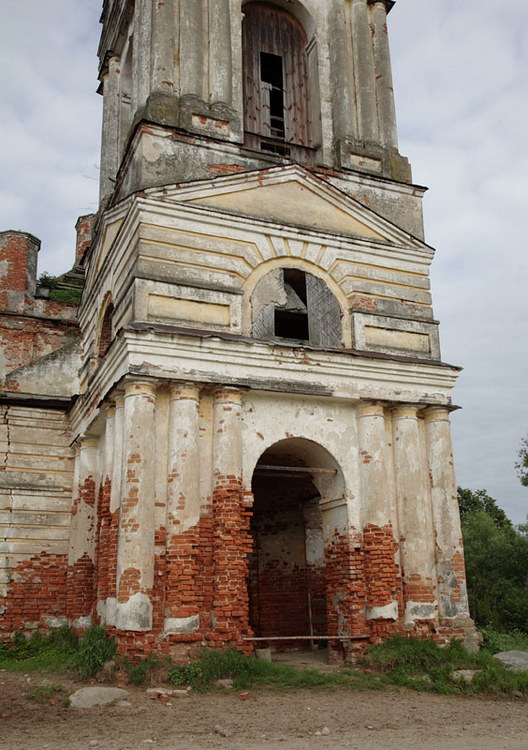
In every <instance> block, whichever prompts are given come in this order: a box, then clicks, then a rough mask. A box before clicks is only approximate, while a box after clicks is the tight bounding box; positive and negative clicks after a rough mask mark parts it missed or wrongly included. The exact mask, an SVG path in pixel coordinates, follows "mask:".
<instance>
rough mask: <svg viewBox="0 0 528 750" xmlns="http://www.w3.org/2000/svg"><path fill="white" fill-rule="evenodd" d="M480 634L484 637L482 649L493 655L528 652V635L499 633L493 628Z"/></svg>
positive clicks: (486, 629)
mask: <svg viewBox="0 0 528 750" xmlns="http://www.w3.org/2000/svg"><path fill="white" fill-rule="evenodd" d="M480 632H481V633H482V637H483V642H482V648H483V649H484V650H485V651H488V652H489V653H491V654H496V653H498V652H499V651H528V634H527V633H519V632H513V633H497V631H496V630H492V629H491V628H483V629H482V630H481V631H480Z"/></svg>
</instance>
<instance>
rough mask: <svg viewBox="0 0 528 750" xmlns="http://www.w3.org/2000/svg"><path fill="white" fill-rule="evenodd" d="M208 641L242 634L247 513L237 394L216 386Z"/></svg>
mask: <svg viewBox="0 0 528 750" xmlns="http://www.w3.org/2000/svg"><path fill="white" fill-rule="evenodd" d="M213 482H214V489H213V519H214V520H213V523H214V545H213V548H214V599H213V615H214V626H215V632H214V634H213V638H214V639H215V640H217V641H219V642H222V643H238V644H239V645H240V646H242V645H243V643H242V641H241V638H242V637H243V636H244V635H245V634H247V632H248V629H249V626H248V593H247V583H246V580H247V565H248V563H247V557H248V554H249V552H250V551H251V549H252V539H251V536H250V534H249V518H250V515H251V512H250V511H249V510H248V508H247V507H246V506H245V504H244V495H243V490H242V393H241V392H240V391H239V390H237V389H234V388H229V387H220V388H217V389H216V390H215V392H214V405H213Z"/></svg>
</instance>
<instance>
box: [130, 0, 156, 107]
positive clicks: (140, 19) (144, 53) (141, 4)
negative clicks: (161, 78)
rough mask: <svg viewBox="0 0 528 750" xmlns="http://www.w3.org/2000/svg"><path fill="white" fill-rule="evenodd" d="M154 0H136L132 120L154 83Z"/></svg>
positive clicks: (145, 100) (143, 103)
mask: <svg viewBox="0 0 528 750" xmlns="http://www.w3.org/2000/svg"><path fill="white" fill-rule="evenodd" d="M152 6H153V2H152V0H135V10H134V59H133V61H132V65H133V74H132V82H133V93H132V113H131V114H132V120H133V119H134V117H135V116H136V114H137V113H138V111H139V110H140V109H142V108H143V107H144V106H145V104H146V103H147V99H148V97H149V94H150V91H151V85H152Z"/></svg>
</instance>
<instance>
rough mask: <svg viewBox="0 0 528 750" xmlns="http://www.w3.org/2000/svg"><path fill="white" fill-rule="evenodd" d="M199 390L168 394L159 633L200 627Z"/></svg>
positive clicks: (181, 387) (190, 387)
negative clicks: (164, 560) (162, 600)
mask: <svg viewBox="0 0 528 750" xmlns="http://www.w3.org/2000/svg"><path fill="white" fill-rule="evenodd" d="M199 399H200V389H199V387H198V386H196V385H194V384H177V385H173V386H172V387H171V390H170V411H169V454H168V505H167V588H166V602H165V633H167V634H169V635H170V634H174V635H179V634H188V633H192V632H194V631H195V630H197V629H198V627H199V626H200V615H199V602H200V595H201V592H200V591H199V586H198V581H197V578H198V576H199V573H200V570H199V560H198V554H199V544H200V527H199V523H200V505H201V503H200V452H199V451H200V446H199V443H200V421H199V411H198V407H199Z"/></svg>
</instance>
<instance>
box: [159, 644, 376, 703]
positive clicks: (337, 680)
mask: <svg viewBox="0 0 528 750" xmlns="http://www.w3.org/2000/svg"><path fill="white" fill-rule="evenodd" d="M226 678H229V679H232V680H233V686H234V687H235V688H236V689H239V690H247V689H249V688H252V687H256V686H261V687H268V688H275V689H286V688H289V689H301V688H333V687H351V688H352V687H353V688H354V689H356V690H367V689H380V688H381V687H382V682H381V681H380V680H379V678H377V677H376V676H370V675H365V674H363V673H362V672H356V671H355V670H343V671H342V672H319V671H317V670H313V669H294V668H293V667H287V666H284V665H282V664H272V663H270V662H266V661H263V660H260V659H254V658H252V657H248V656H245V655H244V654H242V653H240V652H239V651H235V650H234V649H229V650H226V651H210V650H203V651H202V653H201V656H200V658H199V659H197V660H196V661H194V662H191V664H186V665H182V666H176V667H174V668H173V669H172V670H171V671H170V672H169V679H170V681H171V682H172V683H173V684H174V685H179V686H186V685H189V686H190V687H191V688H192V689H193V690H195V691H197V692H204V691H205V690H208V689H209V688H211V687H212V686H213V685H214V683H215V682H216V680H220V679H226Z"/></svg>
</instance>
